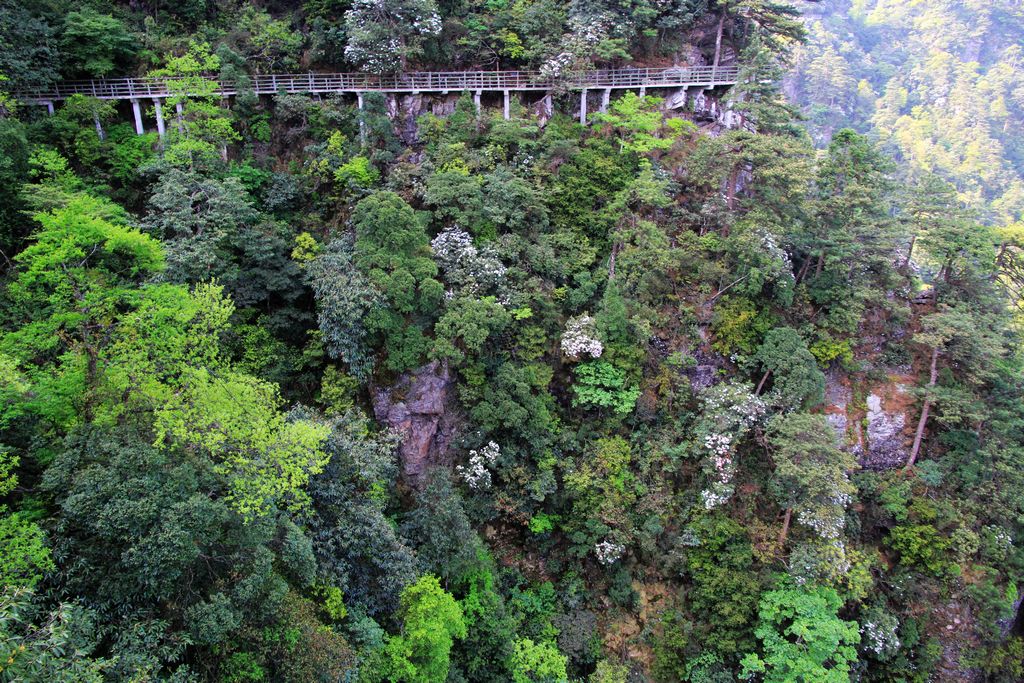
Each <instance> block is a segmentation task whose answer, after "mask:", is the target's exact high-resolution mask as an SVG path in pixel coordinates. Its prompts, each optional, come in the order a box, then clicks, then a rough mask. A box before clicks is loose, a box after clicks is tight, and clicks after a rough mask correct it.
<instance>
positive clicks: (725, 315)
mask: <svg viewBox="0 0 1024 683" xmlns="http://www.w3.org/2000/svg"><path fill="white" fill-rule="evenodd" d="M773 327H775V317H774V316H773V315H772V314H771V311H769V310H766V309H763V308H761V309H759V308H758V307H757V306H755V305H754V303H753V302H751V301H750V300H749V299H743V298H739V297H729V298H726V299H725V300H724V301H722V302H721V303H720V304H718V305H717V306H716V307H715V315H714V317H713V318H712V319H711V329H712V331H713V332H714V335H715V340H714V341H713V342H712V344H711V345H712V347H713V348H714V349H715V350H716V351H718V352H719V353H721V354H723V355H729V354H732V353H736V352H739V353H742V354H744V355H748V356H749V355H752V354H753V353H754V352H755V351H757V349H758V347H759V346H760V345H761V340H762V339H764V336H765V335H766V334H767V333H768V332H769V331H770V330H771V329H772V328H773Z"/></svg>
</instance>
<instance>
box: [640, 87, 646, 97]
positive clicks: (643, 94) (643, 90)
mask: <svg viewBox="0 0 1024 683" xmlns="http://www.w3.org/2000/svg"><path fill="white" fill-rule="evenodd" d="M640 97H647V87H646V86H643V85H641V86H640Z"/></svg>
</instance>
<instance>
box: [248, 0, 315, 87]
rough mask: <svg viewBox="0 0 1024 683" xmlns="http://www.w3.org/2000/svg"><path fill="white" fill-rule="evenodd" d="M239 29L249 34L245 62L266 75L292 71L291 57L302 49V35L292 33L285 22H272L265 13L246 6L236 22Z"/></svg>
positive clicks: (294, 60) (293, 58) (293, 60)
mask: <svg viewBox="0 0 1024 683" xmlns="http://www.w3.org/2000/svg"><path fill="white" fill-rule="evenodd" d="M239 28H241V29H242V30H243V31H245V32H246V33H248V34H249V45H248V47H249V58H250V60H252V62H254V63H257V64H259V65H260V66H261V67H262V69H261V70H266V71H267V72H270V71H272V70H273V69H294V68H296V67H297V66H298V63H297V60H296V59H295V56H296V55H297V54H298V53H299V51H300V50H301V48H302V42H303V41H302V34H300V33H296V32H294V31H292V30H291V28H290V27H289V22H287V21H285V20H275V19H273V18H271V16H270V15H269V14H268V13H267V12H266V11H265V10H260V9H257V8H256V7H253V6H247V7H246V8H245V10H244V11H243V12H242V16H241V17H240V20H239Z"/></svg>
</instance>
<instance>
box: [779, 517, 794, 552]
mask: <svg viewBox="0 0 1024 683" xmlns="http://www.w3.org/2000/svg"><path fill="white" fill-rule="evenodd" d="M791 519H793V508H786V516H785V517H783V518H782V531H780V532H779V545H780V546H782V545H785V544H786V537H787V536H789V522H790V520H791Z"/></svg>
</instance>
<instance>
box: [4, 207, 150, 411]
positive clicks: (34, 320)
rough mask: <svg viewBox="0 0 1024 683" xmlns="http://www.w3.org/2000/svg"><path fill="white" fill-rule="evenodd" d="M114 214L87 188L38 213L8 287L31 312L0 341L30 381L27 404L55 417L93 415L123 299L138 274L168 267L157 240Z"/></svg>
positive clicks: (26, 397)
mask: <svg viewBox="0 0 1024 683" xmlns="http://www.w3.org/2000/svg"><path fill="white" fill-rule="evenodd" d="M113 213H114V214H115V215H116V212H113ZM109 214H111V211H110V209H109V206H108V205H105V204H104V203H103V202H100V201H98V200H95V199H92V198H90V197H87V196H84V195H79V196H75V197H74V198H72V199H71V200H70V201H69V203H68V204H67V205H66V206H65V207H63V208H60V209H57V210H54V211H52V212H48V213H41V214H37V215H36V220H37V221H38V223H39V225H40V229H39V231H38V232H37V233H36V235H35V239H34V241H33V242H32V244H30V245H29V246H28V247H26V248H25V249H24V250H23V251H22V252H21V253H20V254H18V256H17V262H18V264H19V266H20V268H19V272H18V274H17V277H16V279H15V280H14V281H12V282H11V283H10V285H9V287H8V292H9V294H10V296H11V299H12V300H13V301H14V302H17V304H18V305H19V306H20V307H21V309H22V310H24V311H25V312H26V315H28V316H30V318H29V320H28V321H27V322H26V324H25V325H23V326H22V327H21V328H20V329H18V330H16V331H13V332H10V333H8V334H7V335H5V336H4V337H3V339H2V341H0V349H2V350H3V351H4V352H5V353H7V354H8V357H9V358H12V359H14V360H15V361H16V362H17V363H18V365H19V367H20V369H21V372H22V374H23V377H24V378H25V380H26V381H27V382H28V383H29V385H30V386H31V387H32V391H31V392H29V393H28V394H26V395H25V397H24V398H25V400H26V403H27V407H26V409H27V410H28V411H29V412H32V413H36V414H38V415H40V416H41V417H43V418H44V419H46V420H48V421H50V422H52V423H54V424H57V425H62V426H69V425H71V424H74V423H75V422H77V421H78V420H79V419H80V418H82V417H84V419H85V420H86V421H88V420H90V419H92V417H93V412H94V408H95V404H96V402H97V401H98V396H97V391H98V389H99V385H100V376H101V373H102V370H103V367H102V366H101V364H100V356H101V354H102V353H103V351H104V348H105V347H106V346H107V345H108V344H109V329H110V328H111V327H112V326H113V325H114V324H115V321H116V315H117V312H118V307H119V306H121V305H123V304H124V303H125V302H126V301H129V300H131V299H133V298H134V293H133V292H132V291H131V290H130V286H131V285H132V284H133V282H134V283H137V282H138V281H139V280H140V279H141V278H143V277H146V276H149V275H151V274H153V273H155V272H158V271H159V270H160V269H162V268H163V263H164V262H163V253H162V251H161V249H160V245H159V243H157V242H156V240H154V239H153V238H151V237H149V236H148V235H144V234H142V233H140V232H139V231H137V230H134V229H132V228H129V227H127V226H126V225H124V223H122V222H120V220H117V219H115V220H117V222H112V221H111V220H107V219H106V218H104V217H102V216H104V215H109Z"/></svg>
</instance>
